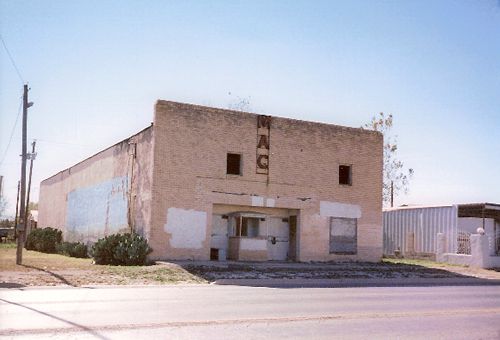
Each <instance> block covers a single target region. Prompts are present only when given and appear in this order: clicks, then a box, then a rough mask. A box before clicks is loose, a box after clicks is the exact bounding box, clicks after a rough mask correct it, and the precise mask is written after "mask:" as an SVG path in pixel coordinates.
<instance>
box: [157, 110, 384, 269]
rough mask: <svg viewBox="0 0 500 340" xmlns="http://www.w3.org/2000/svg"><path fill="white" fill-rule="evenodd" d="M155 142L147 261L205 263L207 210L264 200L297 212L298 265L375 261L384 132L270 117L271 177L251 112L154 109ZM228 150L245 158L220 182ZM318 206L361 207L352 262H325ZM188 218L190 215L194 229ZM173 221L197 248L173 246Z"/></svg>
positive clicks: (325, 233)
mask: <svg viewBox="0 0 500 340" xmlns="http://www.w3.org/2000/svg"><path fill="white" fill-rule="evenodd" d="M154 139H155V141H154V161H153V162H154V165H153V167H154V173H153V189H152V200H153V205H152V217H151V221H152V230H151V235H150V236H151V237H150V242H151V244H152V246H153V249H154V252H153V254H152V256H153V257H154V258H173V259H175V258H178V259H181V258H191V259H208V258H209V253H210V252H209V248H210V244H209V243H210V235H211V230H210V222H211V215H212V207H213V204H226V205H240V206H242V207H252V206H255V205H260V203H261V202H263V205H264V206H265V205H266V203H269V206H275V207H277V208H285V209H299V210H300V213H299V223H298V224H299V248H300V249H299V259H300V260H301V261H309V260H323V261H326V260H337V259H342V260H344V259H345V260H372V261H376V260H378V259H379V258H380V257H381V255H382V202H381V197H382V143H383V142H382V135H381V134H379V133H376V132H372V131H366V130H362V129H354V128H347V127H341V126H336V125H329V124H320V123H312V122H305V121H298V120H292V119H284V118H277V117H273V118H272V122H271V131H270V160H269V176H267V175H262V174H256V145H257V116H256V115H255V114H250V113H243V112H235V111H229V110H222V109H214V108H207V107H201V106H195V105H187V104H180V103H173V102H167V101H158V103H157V105H156V112H155V121H154ZM228 152H234V153H239V154H242V157H243V158H242V161H243V174H242V176H235V175H226V154H227V153H228ZM339 164H351V165H352V169H353V170H352V172H353V184H352V186H342V185H339V184H338V166H339ZM321 201H329V202H338V203H346V204H352V205H356V206H359V208H360V210H361V217H360V218H359V219H358V253H357V254H356V255H349V256H346V255H333V254H329V235H330V231H329V221H330V218H329V217H327V216H321V214H320V202H321ZM270 202H272V203H273V204H272V203H270ZM172 208H175V209H174V210H172ZM169 209H171V210H169ZM190 214H193V216H196V221H195V220H193V222H192V224H190V223H191V221H190V218H189V216H190ZM203 214H205V215H203ZM167 216H169V217H168V218H167ZM203 216H205V220H204V219H203V218H204V217H203ZM169 219H170V222H171V223H169ZM186 219H187V221H186ZM172 221H179V222H178V223H180V224H178V225H182V226H183V228H185V229H186V233H187V234H188V235H191V233H193V234H192V236H193V238H194V239H196V242H195V244H196V246H195V247H194V248H191V249H189V248H184V247H183V246H182V243H181V242H180V241H178V240H176V239H175V240H174V239H172V238H175V237H174V236H173V235H174V234H175V235H177V233H178V231H177V229H175V228H176V227H175V223H173V222H172ZM203 221H205V227H204V228H205V230H202V233H201V234H200V233H199V232H198V233H197V234H196V233H195V232H194V229H195V228H194V227H192V226H199V225H202V224H203ZM169 231H170V232H169ZM198 231H199V230H198ZM203 236H204V237H203ZM198 241H199V242H198Z"/></svg>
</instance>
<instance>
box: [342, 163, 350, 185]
mask: <svg viewBox="0 0 500 340" xmlns="http://www.w3.org/2000/svg"><path fill="white" fill-rule="evenodd" d="M351 169H352V168H351V166H350V165H339V184H343V185H352V170H351Z"/></svg>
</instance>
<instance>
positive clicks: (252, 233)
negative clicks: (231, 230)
mask: <svg viewBox="0 0 500 340" xmlns="http://www.w3.org/2000/svg"><path fill="white" fill-rule="evenodd" d="M236 236H246V237H257V236H259V219H258V218H254V217H242V218H241V220H240V219H239V218H238V219H237V220H236Z"/></svg>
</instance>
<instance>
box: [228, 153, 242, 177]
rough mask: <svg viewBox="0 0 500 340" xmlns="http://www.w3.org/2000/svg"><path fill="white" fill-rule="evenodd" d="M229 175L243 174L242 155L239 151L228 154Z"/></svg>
mask: <svg viewBox="0 0 500 340" xmlns="http://www.w3.org/2000/svg"><path fill="white" fill-rule="evenodd" d="M226 173H227V174H228V175H241V155H240V154H237V153H228V154H227V170H226Z"/></svg>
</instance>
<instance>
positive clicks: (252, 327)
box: [0, 285, 500, 339]
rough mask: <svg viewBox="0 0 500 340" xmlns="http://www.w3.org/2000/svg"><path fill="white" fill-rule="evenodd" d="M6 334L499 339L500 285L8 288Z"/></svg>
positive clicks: (2, 310)
mask: <svg viewBox="0 0 500 340" xmlns="http://www.w3.org/2000/svg"><path fill="white" fill-rule="evenodd" d="M0 337H2V338H10V337H12V338H29V339H46V338H51V339H80V338H83V339H96V338H97V339H158V338H159V339H171V338H177V339H178V338H180V339H207V338H208V339H277V338H287V339H290V338H292V339H336V338H341V339H351V338H353V339H367V338H369V339H394V338H401V339H500V286H459V287H456V286H455V287H368V288H366V287H365V288H288V289H284V288H264V287H261V288H258V287H243V286H215V285H210V286H208V285H191V286H170V287H168V286H167V287H165V286H164V287H136V288H134V287H120V288H117V287H110V288H45V289H44V288H40V289H25V290H23V291H22V290H12V289H9V290H8V289H1V290H0Z"/></svg>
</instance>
